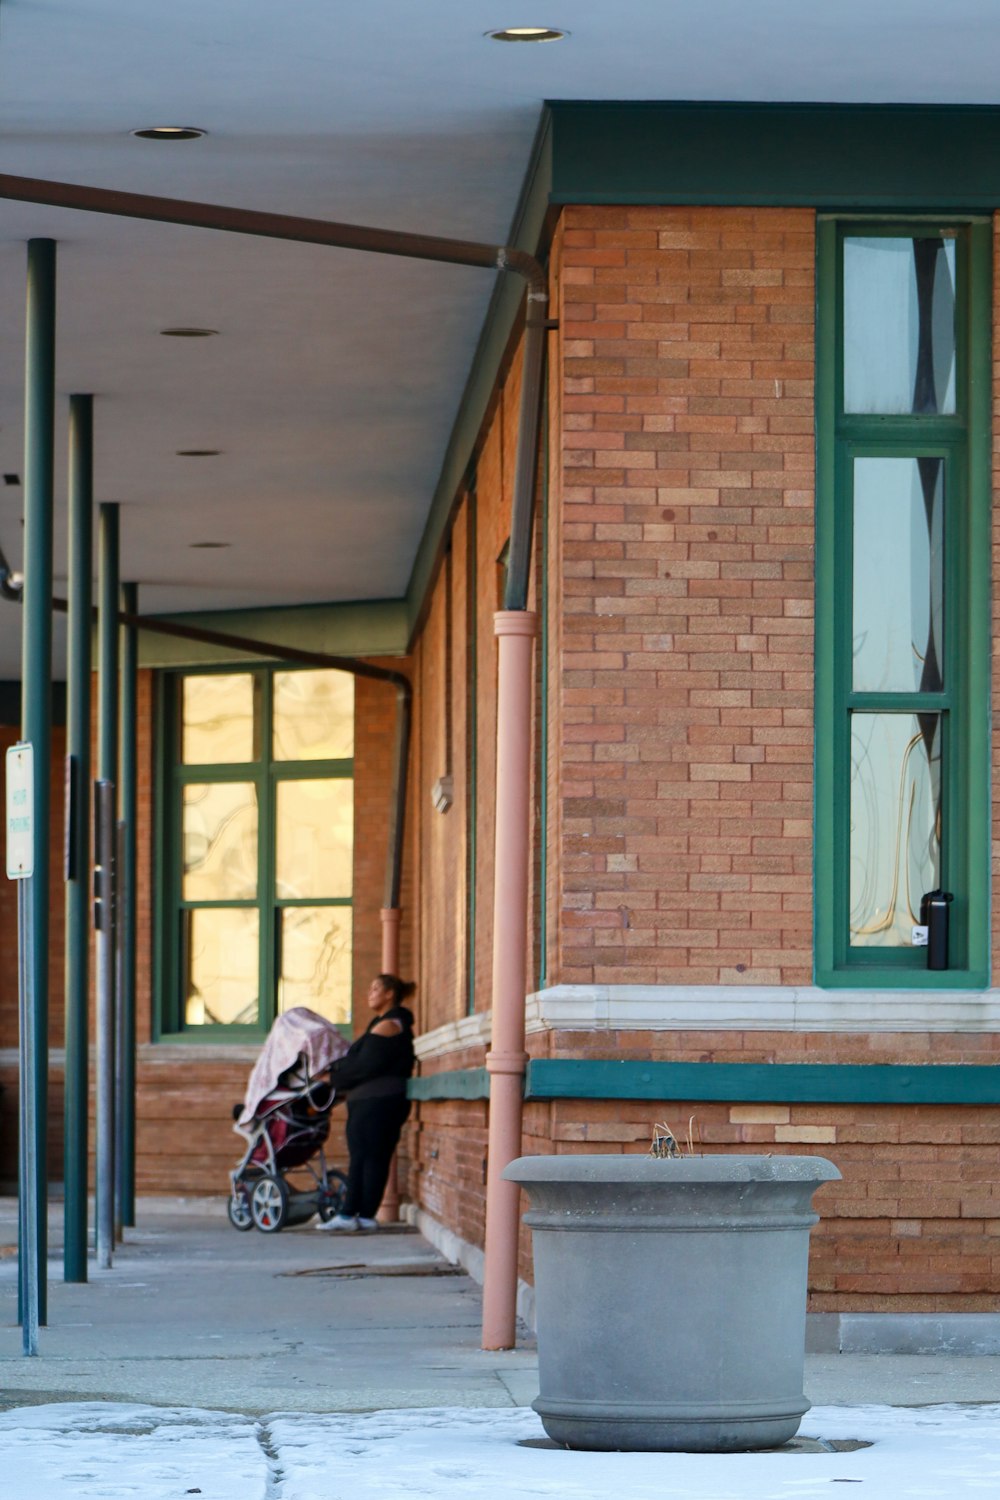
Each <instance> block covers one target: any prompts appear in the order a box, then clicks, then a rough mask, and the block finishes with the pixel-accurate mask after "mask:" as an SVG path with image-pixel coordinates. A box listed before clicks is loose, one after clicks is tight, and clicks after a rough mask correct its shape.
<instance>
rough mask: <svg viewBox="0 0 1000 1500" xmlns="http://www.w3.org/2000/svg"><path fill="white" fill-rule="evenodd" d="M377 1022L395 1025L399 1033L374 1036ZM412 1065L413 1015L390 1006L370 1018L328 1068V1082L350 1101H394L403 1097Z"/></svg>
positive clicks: (395, 1006)
mask: <svg viewBox="0 0 1000 1500" xmlns="http://www.w3.org/2000/svg"><path fill="white" fill-rule="evenodd" d="M380 1021H398V1022H399V1024H400V1025H401V1026H402V1028H403V1029H402V1031H399V1032H397V1033H396V1034H395V1035H394V1036H376V1035H375V1032H374V1028H375V1027H376V1026H377V1025H378V1024H379V1022H380ZM413 1064H414V1053H413V1012H412V1011H410V1010H408V1009H407V1007H406V1006H405V1005H394V1006H393V1007H392V1009H391V1010H387V1011H385V1012H384V1014H382V1015H381V1016H373V1017H372V1019H371V1021H370V1022H369V1023H368V1026H367V1028H366V1029H365V1031H364V1032H363V1033H362V1035H361V1036H359V1037H358V1039H357V1041H356V1042H353V1043H352V1044H351V1046H350V1047H349V1048H348V1050H347V1052H346V1053H345V1054H344V1056H343V1057H342V1058H341V1059H340V1060H339V1062H335V1063H333V1064H332V1065H331V1067H330V1082H331V1083H332V1084H333V1085H334V1087H335V1088H336V1090H337V1092H338V1093H342V1092H347V1091H349V1094H350V1099H352V1100H355V1099H385V1098H392V1097H398V1096H399V1095H401V1094H405V1093H406V1080H407V1079H408V1078H409V1077H410V1076H411V1074H412V1073H413Z"/></svg>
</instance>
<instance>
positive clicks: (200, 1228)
mask: <svg viewBox="0 0 1000 1500" xmlns="http://www.w3.org/2000/svg"><path fill="white" fill-rule="evenodd" d="M138 1219H139V1226H138V1227H137V1228H135V1229H129V1230H127V1231H126V1236H127V1238H126V1243H125V1245H124V1247H122V1248H121V1249H120V1250H119V1251H118V1252H117V1253H116V1256H115V1268H114V1270H112V1271H100V1270H96V1269H94V1268H93V1264H92V1265H91V1280H90V1282H89V1284H72V1283H70V1284H66V1283H63V1282H61V1281H59V1280H58V1279H57V1277H58V1268H57V1266H53V1276H52V1283H51V1288H50V1296H51V1298H52V1317H51V1324H50V1326H49V1327H48V1328H43V1329H41V1330H40V1339H41V1344H40V1350H39V1355H40V1357H39V1358H38V1359H31V1360H26V1359H24V1358H23V1356H22V1354H21V1331H20V1329H19V1328H18V1327H17V1257H16V1253H14V1247H15V1244H16V1238H17V1214H16V1203H15V1200H14V1199H12V1198H0V1408H2V1407H6V1408H11V1407H18V1406H24V1405H30V1404H34V1403H37V1402H45V1401H59V1402H65V1401H71V1402H72V1401H116V1402H121V1401H126V1402H128V1401H132V1402H148V1403H150V1404H152V1405H161V1406H197V1407H205V1408H214V1409H221V1410H228V1411H239V1412H244V1413H248V1414H251V1415H253V1414H260V1413H265V1412H274V1411H300V1412H352V1411H354V1412H362V1411H377V1410H385V1409H387V1408H399V1409H405V1408H421V1407H456V1406H458V1407H470V1408H483V1407H490V1408H502V1407H508V1408H510V1407H516V1406H528V1405H529V1404H530V1403H531V1402H532V1401H533V1400H534V1398H535V1396H536V1395H537V1394H538V1376H537V1355H536V1352H535V1344H534V1339H533V1338H532V1337H531V1336H530V1335H528V1334H527V1332H526V1330H524V1329H522V1330H521V1335H522V1336H521V1339H520V1347H519V1348H518V1349H516V1350H504V1351H500V1352H497V1351H488V1350H483V1349H481V1348H480V1347H479V1345H480V1337H479V1334H480V1319H481V1315H482V1308H481V1294H480V1288H479V1286H478V1285H477V1284H476V1283H475V1282H474V1281H473V1280H471V1278H469V1277H468V1276H466V1275H464V1274H463V1273H461V1272H460V1271H459V1270H458V1268H457V1267H453V1266H450V1265H448V1263H447V1262H446V1261H443V1260H442V1259H441V1258H440V1257H439V1256H438V1254H437V1252H436V1251H434V1250H433V1249H432V1248H431V1247H430V1246H429V1245H428V1244H427V1242H426V1241H425V1240H424V1239H422V1238H421V1236H420V1235H419V1234H417V1233H416V1232H415V1231H414V1230H403V1229H401V1230H398V1231H397V1230H389V1231H380V1232H379V1233H378V1234H372V1235H347V1236H343V1237H340V1236H334V1235H330V1234H317V1233H315V1231H314V1230H313V1229H312V1228H311V1227H310V1226H309V1225H306V1226H304V1227H303V1228H299V1229H292V1230H286V1231H284V1232H282V1233H281V1234H278V1235H273V1236H265V1235H261V1234H258V1233H256V1232H254V1233H250V1234H237V1233H236V1231H235V1230H233V1229H231V1228H230V1227H229V1225H228V1223H227V1222H226V1219H225V1213H224V1202H223V1200H222V1199H221V1198H220V1199H204V1198H202V1199H188V1200H184V1199H178V1198H172V1199H171V1198H147V1199H142V1200H140V1203H139V1213H138ZM50 1232H51V1245H50V1249H51V1253H52V1256H53V1260H54V1261H55V1260H56V1259H57V1257H58V1256H59V1255H60V1254H61V1245H60V1239H61V1234H62V1214H61V1204H58V1203H56V1204H55V1205H53V1208H52V1210H51V1212H50ZM998 1365H1000V1361H998V1359H997V1358H996V1357H993V1356H982V1357H957V1356H956V1357H952V1356H948V1355H944V1354H936V1355H927V1356H920V1355H860V1354H854V1355H844V1354H840V1355H838V1354H810V1355H808V1356H807V1361H806V1394H807V1395H808V1396H809V1398H810V1400H811V1401H812V1402H813V1403H814V1404H815V1405H817V1406H820V1405H822V1406H826V1405H841V1404H842V1405H847V1406H854V1405H857V1404H858V1403H862V1402H878V1403H885V1402H887V1403H889V1404H891V1405H898V1406H924V1405H927V1404H931V1403H936V1402H951V1401H955V1402H987V1401H996V1399H997V1394H998V1389H1000V1387H998Z"/></svg>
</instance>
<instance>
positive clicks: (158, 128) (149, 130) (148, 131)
mask: <svg viewBox="0 0 1000 1500" xmlns="http://www.w3.org/2000/svg"><path fill="white" fill-rule="evenodd" d="M205 133H206V132H205V131H204V130H199V129H198V127H197V125H147V126H146V127H145V128H144V129H142V130H133V131H132V134H133V135H137V136H139V137H140V138H141V139H142V140H144V141H196V140H198V139H199V138H200V137H201V136H203V135H205Z"/></svg>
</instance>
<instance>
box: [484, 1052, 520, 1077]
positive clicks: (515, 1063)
mask: <svg viewBox="0 0 1000 1500" xmlns="http://www.w3.org/2000/svg"><path fill="white" fill-rule="evenodd" d="M527 1069H528V1054H527V1052H487V1054H486V1071H487V1073H513V1074H515V1075H517V1076H521V1077H523V1075H524V1074H525V1073H526V1072H527Z"/></svg>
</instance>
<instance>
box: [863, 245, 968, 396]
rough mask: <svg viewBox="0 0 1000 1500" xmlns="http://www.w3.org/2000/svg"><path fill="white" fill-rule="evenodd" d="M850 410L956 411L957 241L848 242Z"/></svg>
mask: <svg viewBox="0 0 1000 1500" xmlns="http://www.w3.org/2000/svg"><path fill="white" fill-rule="evenodd" d="M844 410H845V411H848V412H868V413H875V412H877V413H881V414H883V415H886V414H889V413H914V412H915V413H921V414H928V413H938V412H944V413H947V412H953V411H954V410H955V240H954V239H935V238H933V237H930V238H921V239H909V238H907V239H890V238H888V237H882V236H879V237H872V238H869V239H864V238H855V237H852V238H850V239H846V240H845V241H844Z"/></svg>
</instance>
